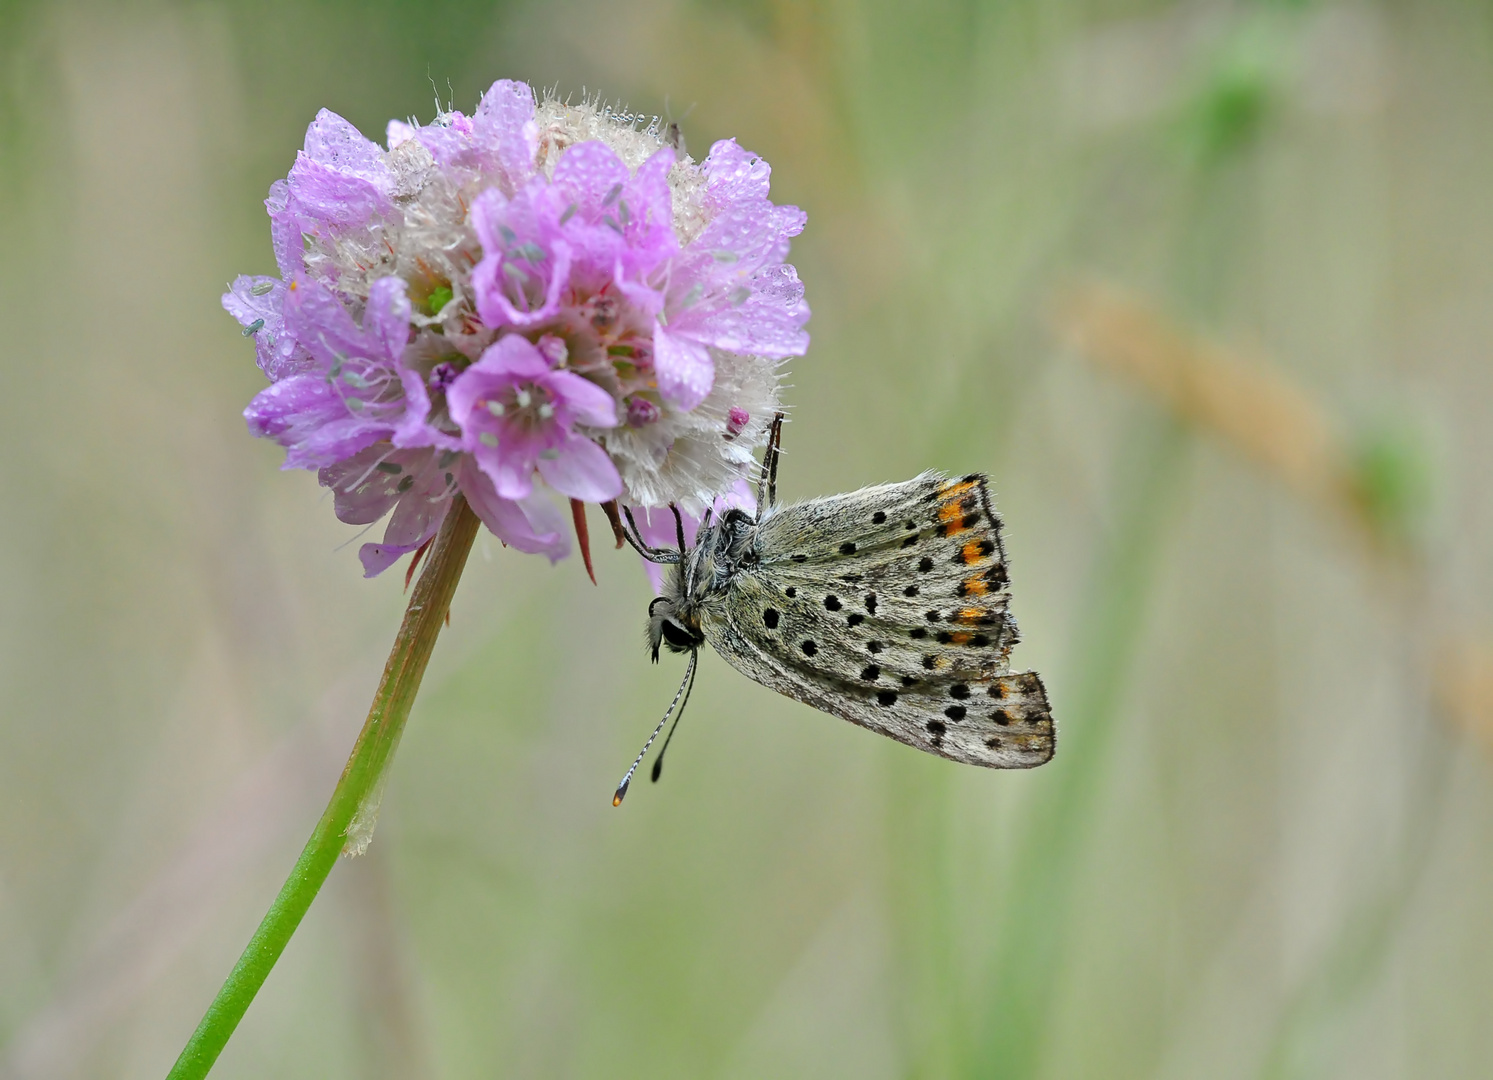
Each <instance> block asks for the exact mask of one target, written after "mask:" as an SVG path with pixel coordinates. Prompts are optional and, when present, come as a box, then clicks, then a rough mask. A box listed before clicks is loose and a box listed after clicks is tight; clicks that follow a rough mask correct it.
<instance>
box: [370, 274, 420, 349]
mask: <svg viewBox="0 0 1493 1080" xmlns="http://www.w3.org/2000/svg"><path fill="white" fill-rule="evenodd" d="M363 332H364V334H365V335H366V336H368V337H371V338H374V339H375V340H377V341H378V343H379V344H380V345H381V346H382V347H383V355H384V356H387V357H389V359H391V360H398V359H399V357H400V356H402V355H403V354H404V347H405V346H406V345H408V344H409V340H410V299H409V297H408V296H407V295H406V294H405V284H404V279H403V278H398V277H385V278H379V279H378V280H377V281H375V282H374V283H373V284H372V286H370V287H369V289H368V306H367V307H366V308H365V309H364V312H363Z"/></svg>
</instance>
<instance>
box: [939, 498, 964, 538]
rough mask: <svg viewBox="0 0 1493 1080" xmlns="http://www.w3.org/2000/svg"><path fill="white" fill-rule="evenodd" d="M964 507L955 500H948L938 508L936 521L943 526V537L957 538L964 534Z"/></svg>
mask: <svg viewBox="0 0 1493 1080" xmlns="http://www.w3.org/2000/svg"><path fill="white" fill-rule="evenodd" d="M964 516H965V515H964V507H963V506H962V505H961V504H960V501H959V500H958V499H957V498H954V499H950V500H949V501H948V502H946V503H944V504H943V505H942V506H940V507H939V508H938V520H939V522H940V524H942V525H943V535H944V536H957V535H958V534H959V533H962V532H964Z"/></svg>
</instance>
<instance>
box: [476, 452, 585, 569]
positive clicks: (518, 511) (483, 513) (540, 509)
mask: <svg viewBox="0 0 1493 1080" xmlns="http://www.w3.org/2000/svg"><path fill="white" fill-rule="evenodd" d="M457 482H458V483H460V484H461V490H462V493H463V494H464V495H466V497H467V502H469V503H471V505H472V509H473V511H475V512H476V514H477V516H478V517H479V518H481V519H482V523H483V524H484V525H486V526H487V527H488V529H489V530H490V531H491V532H492V534H493V535H494V536H496V537H497V538H498V539H499V540H501V541H503V543H505V544H510V545H512V546H513V547H516V548H518V550H520V551H527V552H530V553H532V554H539V555H546V556H548V557H549V560H550V562H552V563H553V562H558V561H559V560H560V559H563V558H564V557H565V556H566V555H568V554H569V553H570V535H569V534H568V533H567V532H566V531H565V522H564V518H563V517H562V516H561V514H560V512H559V511H558V510H556V509H555V508H554V506H552V505H551V504H550V503H548V502H546V501H545V500H544V499H542V498H539V497H538V496H535V497H532V498H529V499H525V500H524V501H523V502H514V501H512V500H510V499H503V498H500V497H499V496H498V493H497V492H496V491H495V490H494V489H493V486H492V483H491V481H490V480H489V479H488V478H487V476H486V475H485V474H483V473H482V472H481V471H480V470H479V469H477V468H474V467H473V465H472V463H471V461H470V459H463V461H462V464H461V468H460V471H459V472H458V474H457Z"/></svg>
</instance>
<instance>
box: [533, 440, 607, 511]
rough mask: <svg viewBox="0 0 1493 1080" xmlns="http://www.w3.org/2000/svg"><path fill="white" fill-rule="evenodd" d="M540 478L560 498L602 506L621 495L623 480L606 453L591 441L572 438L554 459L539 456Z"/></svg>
mask: <svg viewBox="0 0 1493 1080" xmlns="http://www.w3.org/2000/svg"><path fill="white" fill-rule="evenodd" d="M539 475H540V476H542V477H544V480H545V483H547V484H549V486H550V487H552V488H554V489H555V490H556V491H558V492H559V493H560V494H562V495H569V496H570V497H571V498H572V499H581V500H583V501H585V502H594V503H603V502H607V501H608V500H610V499H615V498H616V497H617V496H619V495H621V494H622V477H621V476H619V475H618V474H617V466H616V465H615V464H613V463H612V459H611V458H610V457H608V456H607V452H606V451H605V450H603V449H602V448H601V447H599V446H597V445H596V444H595V443H594V442H592V441H591V440H590V439H586V438H582V437H581V436H579V435H571V436H570V438H569V439H568V440H567V441H566V443H565V445H564V446H562V447H561V448H560V456H559V457H556V458H545V457H540V459H539Z"/></svg>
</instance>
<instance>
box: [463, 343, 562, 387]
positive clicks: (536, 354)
mask: <svg viewBox="0 0 1493 1080" xmlns="http://www.w3.org/2000/svg"><path fill="white" fill-rule="evenodd" d="M471 372H479V373H481V374H483V375H504V376H507V377H508V379H510V380H516V379H533V380H539V379H542V378H544V377H545V376H546V375H548V374H549V373H550V366H549V364H548V363H547V362H546V361H545V359H544V354H543V353H541V352H540V351H539V350H538V349H537V348H536V347H535V345H534V343H533V342H532V341H530V340H529V339H528V338H526V337H521V336H519V335H518V334H509V335H508V336H506V337H503V338H499V339H498V340H497V341H496V342H494V343H493V344H491V345H489V346H488V347H487V349H486V350H485V351H484V352H483V353H482V356H481V358H480V359H479V360H478V361H477V362H476V363H475V364H473V365H472V366H471V367H469V368H467V370H466V371H464V372H462V378H465V377H466V376H467V375H468V374H470V373H471ZM456 382H457V383H460V382H461V379H460V378H459V379H457V380H456ZM451 389H453V390H455V389H456V385H455V384H453V385H452V387H451Z"/></svg>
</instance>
